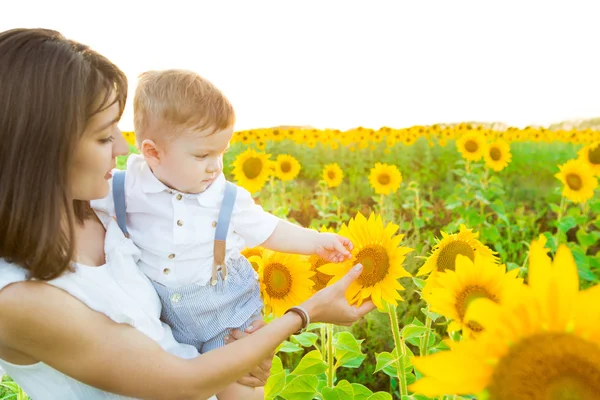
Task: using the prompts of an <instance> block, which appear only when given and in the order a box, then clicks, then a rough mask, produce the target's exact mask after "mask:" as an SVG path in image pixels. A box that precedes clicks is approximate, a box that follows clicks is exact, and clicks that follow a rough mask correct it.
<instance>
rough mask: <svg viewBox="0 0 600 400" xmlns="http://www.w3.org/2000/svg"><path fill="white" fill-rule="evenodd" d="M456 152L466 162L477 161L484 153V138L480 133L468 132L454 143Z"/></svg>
mask: <svg viewBox="0 0 600 400" xmlns="http://www.w3.org/2000/svg"><path fill="white" fill-rule="evenodd" d="M456 145H457V147H458V151H460V153H461V154H462V156H463V158H464V159H465V160H467V161H479V160H481V157H483V153H484V151H485V138H484V137H483V135H482V134H481V133H480V132H477V131H470V132H468V133H465V134H464V135H462V136H461V137H460V139H458V140H457V141H456Z"/></svg>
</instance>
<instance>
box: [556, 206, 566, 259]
mask: <svg viewBox="0 0 600 400" xmlns="http://www.w3.org/2000/svg"><path fill="white" fill-rule="evenodd" d="M566 204H567V203H566V201H565V196H561V198H560V207H559V209H558V215H557V216H556V235H555V236H554V239H555V241H556V247H557V248H558V241H559V239H560V229H559V227H558V224H559V223H560V220H561V219H562V217H563V214H564V212H565V206H566Z"/></svg>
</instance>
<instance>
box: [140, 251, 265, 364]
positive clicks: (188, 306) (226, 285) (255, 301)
mask: <svg viewBox="0 0 600 400" xmlns="http://www.w3.org/2000/svg"><path fill="white" fill-rule="evenodd" d="M227 274H228V277H227V280H226V281H223V279H222V277H221V273H220V271H219V273H218V274H217V276H218V282H217V284H216V285H214V286H213V285H211V284H210V283H208V284H206V285H202V286H201V285H196V284H191V285H186V286H182V287H178V288H168V287H166V286H164V285H161V284H160V283H157V282H154V281H153V282H152V283H153V284H154V288H155V289H156V292H157V293H158V296H159V297H160V301H161V303H162V313H161V317H160V319H161V320H162V321H163V322H165V323H166V324H167V325H169V326H170V327H171V329H172V330H173V336H174V337H175V340H177V341H178V342H180V343H185V344H189V345H192V346H194V347H196V348H197V349H198V351H199V352H200V353H205V352H207V351H210V350H213V349H216V348H218V347H221V346H223V345H224V344H225V342H224V339H225V336H226V335H227V334H229V332H230V330H231V329H234V328H237V329H242V330H243V329H246V328H247V327H248V326H250V324H251V323H252V322H253V321H256V320H258V319H262V318H263V317H262V309H263V302H262V299H261V297H260V284H259V282H258V279H257V274H256V272H254V269H253V268H252V265H251V264H250V262H249V261H248V260H247V259H246V258H245V257H240V258H238V259H236V260H231V259H230V260H228V261H227Z"/></svg>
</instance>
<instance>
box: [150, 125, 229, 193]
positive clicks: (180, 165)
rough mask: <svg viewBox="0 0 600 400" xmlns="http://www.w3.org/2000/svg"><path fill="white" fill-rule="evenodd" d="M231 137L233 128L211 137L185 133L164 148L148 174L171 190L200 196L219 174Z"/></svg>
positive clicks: (213, 134)
mask: <svg viewBox="0 0 600 400" xmlns="http://www.w3.org/2000/svg"><path fill="white" fill-rule="evenodd" d="M232 136H233V126H232V127H229V128H226V129H223V130H220V131H217V132H215V133H212V131H203V132H186V133H184V134H182V135H180V136H179V137H178V138H176V139H173V140H171V141H170V142H168V143H167V144H166V146H165V148H164V151H163V152H162V157H161V159H160V162H159V163H158V164H157V165H153V166H152V172H154V175H155V176H156V177H157V178H158V179H159V180H160V181H161V182H163V183H164V184H165V185H167V186H169V187H170V188H172V189H175V190H178V191H180V192H183V193H202V192H204V191H205V190H206V189H207V188H208V187H209V186H210V185H211V184H212V183H213V182H214V181H215V179H216V178H217V177H218V176H219V174H220V173H221V172H222V171H223V153H225V151H227V149H228V148H229V142H230V141H231V137H232Z"/></svg>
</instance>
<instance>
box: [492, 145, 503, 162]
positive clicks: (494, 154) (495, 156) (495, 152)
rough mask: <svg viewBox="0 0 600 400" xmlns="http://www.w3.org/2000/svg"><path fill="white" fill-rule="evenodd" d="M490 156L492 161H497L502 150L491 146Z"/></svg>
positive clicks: (500, 156)
mask: <svg viewBox="0 0 600 400" xmlns="http://www.w3.org/2000/svg"><path fill="white" fill-rule="evenodd" d="M490 158H491V159H492V160H494V161H498V160H500V159H502V152H501V151H500V149H498V148H497V147H492V148H491V149H490Z"/></svg>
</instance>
